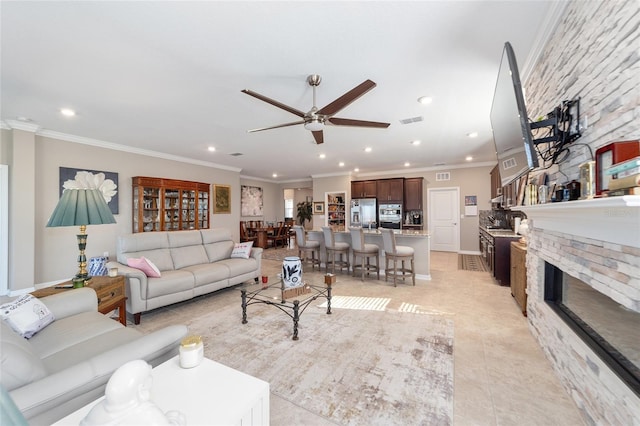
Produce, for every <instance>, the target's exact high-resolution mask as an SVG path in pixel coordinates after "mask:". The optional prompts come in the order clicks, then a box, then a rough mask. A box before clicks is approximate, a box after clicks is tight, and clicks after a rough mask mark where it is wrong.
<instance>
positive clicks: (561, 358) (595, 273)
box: [518, 196, 640, 425]
mask: <svg viewBox="0 0 640 426" xmlns="http://www.w3.org/2000/svg"><path fill="white" fill-rule="evenodd" d="M518 209H521V210H522V211H524V212H525V213H526V214H527V217H528V218H529V220H530V222H531V223H530V229H531V233H530V235H529V238H528V252H527V286H528V288H527V293H528V302H527V313H528V321H529V328H530V330H531V332H532V334H533V335H534V336H535V337H536V339H537V340H538V342H539V343H540V345H541V347H542V349H543V351H544V352H545V354H546V356H547V358H548V359H549V361H550V362H551V363H552V365H553V368H554V369H555V371H556V373H557V374H558V376H559V377H560V379H561V380H562V383H563V385H564V386H565V388H566V389H567V391H568V392H569V394H570V395H571V397H572V398H573V400H574V401H575V403H576V404H577V406H578V408H579V409H580V411H581V412H582V414H583V416H584V417H585V420H586V422H587V424H611V425H630V424H636V423H637V421H638V419H640V390H639V389H638V387H637V386H636V385H635V384H634V382H633V379H632V380H631V381H629V377H624V374H621V373H620V371H619V370H617V369H616V367H611V366H610V365H611V364H610V363H608V361H610V360H608V359H607V356H605V355H603V354H602V353H601V352H600V351H599V350H597V349H596V350H594V349H593V345H591V346H590V344H589V343H588V342H587V341H585V340H584V339H583V337H584V336H582V334H583V333H581V332H580V331H579V330H576V329H575V327H574V326H571V325H569V323H568V322H566V321H565V319H564V318H563V317H562V315H561V314H559V313H558V310H557V307H555V306H554V305H553V304H551V303H549V301H547V300H545V271H547V274H548V273H549V272H548V271H549V270H550V269H551V268H550V265H552V266H553V267H555V268H557V270H558V271H562V273H563V274H564V275H565V277H568V282H569V281H572V282H573V281H575V283H574V284H573V285H572V287H573V291H581V292H582V293H581V294H588V295H590V296H593V297H594V298H596V297H598V298H599V297H605V298H606V299H607V300H611V304H613V305H615V306H618V307H619V308H620V309H623V310H625V311H626V312H627V313H629V314H630V315H629V316H625V318H631V319H632V321H635V320H636V319H637V318H638V316H637V314H638V313H640V196H625V197H612V198H602V199H595V200H581V201H571V202H564V203H553V204H541V205H536V206H523V207H518ZM578 283H579V284H578ZM566 287H567V289H568V288H569V286H568V285H566ZM596 295H597V296H596ZM548 298H549V294H547V299H548ZM603 300H604V299H603ZM604 309H605V308H604V307H603V308H602V309H600V310H599V311H598V313H600V314H601V313H602V312H604ZM578 310H579V309H578ZM594 312H595V311H594ZM578 313H580V312H578ZM635 330H640V323H638V324H636V327H635V328H634V327H633V326H630V327H628V328H627V333H628V332H630V333H631V334H632V335H633V333H634V331H635ZM613 333H614V336H615V331H614V332H613ZM638 333H640V331H638ZM639 337H640V334H639ZM632 338H633V337H632ZM611 340H612V341H614V343H615V341H616V339H615V338H612V339H611ZM613 352H615V350H614V351H613ZM632 357H633V355H632ZM631 369H632V370H633V366H631ZM630 383H631V384H630Z"/></svg>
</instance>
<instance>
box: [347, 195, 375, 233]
mask: <svg viewBox="0 0 640 426" xmlns="http://www.w3.org/2000/svg"><path fill="white" fill-rule="evenodd" d="M350 213H351V215H350V218H351V226H362V227H364V228H368V227H369V226H371V229H376V228H377V227H378V220H377V217H376V215H377V213H378V210H377V206H376V199H375V198H357V199H355V200H351V211H350Z"/></svg>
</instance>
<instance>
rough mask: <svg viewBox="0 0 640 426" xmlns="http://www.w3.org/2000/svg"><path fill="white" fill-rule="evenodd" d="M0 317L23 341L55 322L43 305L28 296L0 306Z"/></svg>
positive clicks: (51, 314) (25, 295)
mask: <svg viewBox="0 0 640 426" xmlns="http://www.w3.org/2000/svg"><path fill="white" fill-rule="evenodd" d="M0 317H2V320H3V321H5V322H6V323H7V325H9V327H11V328H12V329H13V331H15V332H16V333H18V334H19V335H21V336H22V337H24V338H25V339H30V338H31V337H32V336H33V335H34V334H36V333H37V332H38V331H40V330H42V329H43V328H45V327H46V326H48V325H49V324H51V323H52V322H53V321H54V320H55V317H54V316H53V313H52V312H51V311H50V310H49V309H48V308H47V307H46V306H45V304H44V303H42V301H41V300H39V299H37V298H35V297H33V296H32V295H30V294H24V295H22V296H20V297H18V298H17V299H16V300H14V301H12V302H9V303H5V304H4V305H2V306H0Z"/></svg>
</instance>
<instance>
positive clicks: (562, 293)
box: [544, 262, 640, 396]
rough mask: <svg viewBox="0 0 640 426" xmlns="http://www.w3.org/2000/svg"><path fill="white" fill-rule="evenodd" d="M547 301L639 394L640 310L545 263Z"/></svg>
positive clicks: (639, 394)
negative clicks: (629, 306) (626, 305)
mask: <svg viewBox="0 0 640 426" xmlns="http://www.w3.org/2000/svg"><path fill="white" fill-rule="evenodd" d="M544 276H545V278H544V280H545V289H544V294H545V296H544V298H545V301H546V303H547V304H548V305H549V306H550V307H551V308H552V309H553V311H554V312H556V314H558V316H560V318H562V319H563V320H564V321H565V323H566V324H567V325H568V326H569V327H570V328H571V329H572V330H573V331H574V332H575V333H576V334H577V335H578V336H579V337H580V338H581V339H582V340H583V341H584V342H585V343H586V344H587V345H588V346H589V347H590V348H591V349H592V350H593V351H594V352H595V353H596V354H597V355H598V356H599V357H600V358H601V359H602V360H603V361H604V362H605V363H606V364H607V365H608V366H609V368H611V369H612V370H613V371H614V372H615V373H616V374H617V375H618V377H620V379H622V380H623V381H624V382H625V383H626V384H627V386H629V388H631V389H632V390H633V392H635V393H636V395H638V396H640V313H639V312H636V311H634V310H632V309H629V308H627V307H625V306H623V305H621V304H620V303H618V302H616V301H615V300H613V299H611V298H610V297H608V296H607V295H605V294H603V293H601V292H599V291H598V290H596V289H594V288H593V287H591V286H590V285H589V284H587V283H585V282H583V281H581V280H579V279H578V278H575V277H572V276H571V275H569V274H567V273H566V272H564V271H562V270H561V269H559V268H558V267H556V266H555V265H552V264H551V263H549V262H545V274H544Z"/></svg>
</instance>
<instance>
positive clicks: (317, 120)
mask: <svg viewBox="0 0 640 426" xmlns="http://www.w3.org/2000/svg"><path fill="white" fill-rule="evenodd" d="M321 81H322V78H321V77H320V76H319V75H318V74H312V75H310V76H308V77H307V83H308V84H309V86H311V87H312V88H313V106H312V108H311V109H310V110H309V112H307V113H304V112H302V111H300V110H298V109H296V108H293V107H290V106H288V105H285V104H283V103H281V102H278V101H276V100H273V99H271V98H268V97H266V96H264V95H261V94H259V93H256V92H254V91H252V90H249V89H244V90H242V93H245V94H247V95H249V96H253V97H254V98H256V99H260V100H261V101H263V102H266V103H268V104H271V105H273V106H275V107H278V108H280V109H283V110H285V111H288V112H290V113H292V114H294V115H297V116H298V117H300V118H302V120H300V121H294V122H292V123H285V124H278V125H275V126H270V127H262V128H259V129H252V130H249V132H260V131H263V130H270V129H277V128H280V127H288V126H294V125H297V124H303V125H304V128H305V129H307V130H309V131H311V132H312V134H313V138H314V139H315V141H316V144H321V143H323V142H324V134H323V129H324V126H325V124H331V125H333V126H356V127H372V128H387V127H389V123H381V122H377V121H363V120H353V119H350V118H338V117H333V116H334V115H335V114H337V113H338V112H340V111H341V110H342V109H343V108H345V107H346V106H347V105H349V104H351V103H352V102H353V101H355V100H356V99H358V98H359V97H360V96H362V95H364V94H365V93H367V92H368V91H369V90H371V89H373V88H374V87H376V84H375V83H374V82H373V81H371V80H365V81H364V82H362V83H361V84H359V85H358V86H356V87H354V88H353V89H351V90H350V91H348V92H347V93H345V94H344V95H342V96H340V97H339V98H338V99H336V100H334V101H333V102H331V103H330V104H328V105H326V106H325V107H323V108H320V109H318V108H317V107H316V87H318V85H320V82H321Z"/></svg>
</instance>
